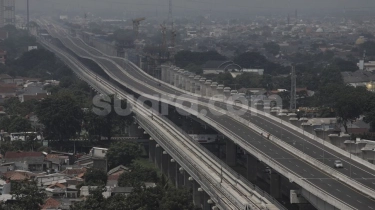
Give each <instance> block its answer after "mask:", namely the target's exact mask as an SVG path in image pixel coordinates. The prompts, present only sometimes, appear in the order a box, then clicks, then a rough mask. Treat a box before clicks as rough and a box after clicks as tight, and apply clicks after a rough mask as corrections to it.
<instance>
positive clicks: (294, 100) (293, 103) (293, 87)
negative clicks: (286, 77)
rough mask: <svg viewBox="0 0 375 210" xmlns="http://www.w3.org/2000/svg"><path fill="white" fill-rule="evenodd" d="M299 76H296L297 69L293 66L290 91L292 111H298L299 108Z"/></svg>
mask: <svg viewBox="0 0 375 210" xmlns="http://www.w3.org/2000/svg"><path fill="white" fill-rule="evenodd" d="M296 79H297V76H296V69H295V67H294V66H292V74H291V80H292V81H291V84H292V85H291V89H290V108H289V109H290V110H296V108H297V97H296V96H297V91H296V89H297V88H296V87H297V81H296Z"/></svg>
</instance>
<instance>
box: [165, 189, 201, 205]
mask: <svg viewBox="0 0 375 210" xmlns="http://www.w3.org/2000/svg"><path fill="white" fill-rule="evenodd" d="M191 198H192V194H191V192H190V191H189V190H188V189H185V188H183V189H176V188H171V189H168V190H167V191H166V193H165V195H164V196H163V199H162V200H161V202H160V209H168V210H192V209H194V204H193V202H192V199H191Z"/></svg>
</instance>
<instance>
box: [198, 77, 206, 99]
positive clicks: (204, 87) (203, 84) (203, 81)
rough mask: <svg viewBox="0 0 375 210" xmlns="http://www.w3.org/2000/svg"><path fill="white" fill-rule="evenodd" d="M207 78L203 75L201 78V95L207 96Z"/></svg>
mask: <svg viewBox="0 0 375 210" xmlns="http://www.w3.org/2000/svg"><path fill="white" fill-rule="evenodd" d="M205 83H206V78H204V77H202V78H201V79H200V80H199V84H200V89H201V91H200V94H201V96H206V85H205Z"/></svg>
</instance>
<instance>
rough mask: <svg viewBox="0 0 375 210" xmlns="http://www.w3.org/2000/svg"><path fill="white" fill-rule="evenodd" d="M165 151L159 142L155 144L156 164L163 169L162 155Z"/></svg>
mask: <svg viewBox="0 0 375 210" xmlns="http://www.w3.org/2000/svg"><path fill="white" fill-rule="evenodd" d="M162 153H163V149H162V148H161V147H160V145H159V144H156V146H155V166H156V167H158V168H159V169H161V156H162Z"/></svg>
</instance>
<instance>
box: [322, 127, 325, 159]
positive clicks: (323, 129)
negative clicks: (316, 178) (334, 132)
mask: <svg viewBox="0 0 375 210" xmlns="http://www.w3.org/2000/svg"><path fill="white" fill-rule="evenodd" d="M322 131H323V164H324V163H325V159H324V152H325V145H324V142H325V140H324V138H325V124H322Z"/></svg>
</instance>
